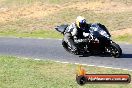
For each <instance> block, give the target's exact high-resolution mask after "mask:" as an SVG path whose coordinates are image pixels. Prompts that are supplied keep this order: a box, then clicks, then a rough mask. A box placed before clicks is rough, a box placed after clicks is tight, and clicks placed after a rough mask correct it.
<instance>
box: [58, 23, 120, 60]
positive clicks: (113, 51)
mask: <svg viewBox="0 0 132 88" xmlns="http://www.w3.org/2000/svg"><path fill="white" fill-rule="evenodd" d="M68 26H69V25H64V24H63V25H60V26H57V27H55V29H56V30H57V31H58V32H60V33H62V34H63V35H64V33H65V30H66V28H67V27H68ZM89 31H90V33H89V36H88V37H89V39H90V41H87V42H85V43H80V42H79V43H78V42H76V41H74V42H75V44H76V46H77V48H78V51H77V52H78V53H73V52H72V49H71V47H70V46H69V45H68V44H67V42H65V41H64V39H63V40H62V46H63V47H64V49H65V50H66V51H67V52H70V53H72V54H84V53H85V54H88V53H91V54H101V53H102V54H109V55H110V56H112V57H115V58H119V57H120V56H121V55H122V49H121V48H120V46H119V45H118V44H116V43H115V42H113V41H112V40H111V35H110V33H109V31H108V30H107V28H106V27H105V26H103V25H101V24H98V23H95V24H91V27H90V30H89ZM86 39H87V37H86Z"/></svg>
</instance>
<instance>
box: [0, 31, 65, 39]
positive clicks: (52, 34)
mask: <svg viewBox="0 0 132 88" xmlns="http://www.w3.org/2000/svg"><path fill="white" fill-rule="evenodd" d="M0 36H3V37H20V38H21V37H30V38H55V39H60V38H63V35H62V34H60V33H58V32H57V31H55V30H37V31H34V32H1V33H0Z"/></svg>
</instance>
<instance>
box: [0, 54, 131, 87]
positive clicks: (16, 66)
mask: <svg viewBox="0 0 132 88" xmlns="http://www.w3.org/2000/svg"><path fill="white" fill-rule="evenodd" d="M76 68H77V65H74V64H62V63H57V62H53V61H34V60H32V59H23V58H17V57H11V56H0V69H1V70H0V87H1V88H131V87H132V83H130V84H87V85H84V86H79V85H78V84H77V83H76V81H75V71H76ZM84 68H85V69H86V71H88V72H87V73H99V74H100V73H101V74H103V73H107V74H119V73H123V74H124V73H125V74H126V73H127V74H131V75H132V72H130V71H124V70H115V69H106V68H99V67H90V66H84Z"/></svg>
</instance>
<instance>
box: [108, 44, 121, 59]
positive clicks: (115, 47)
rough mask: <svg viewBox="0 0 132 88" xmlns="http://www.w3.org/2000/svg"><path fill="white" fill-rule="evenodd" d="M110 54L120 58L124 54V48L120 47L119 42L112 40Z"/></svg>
mask: <svg viewBox="0 0 132 88" xmlns="http://www.w3.org/2000/svg"><path fill="white" fill-rule="evenodd" d="M109 50H110V54H111V55H112V56H113V57H115V58H119V57H120V56H121V55H122V49H121V48H120V46H119V45H118V44H116V43H115V42H112V43H111V45H110V47H109Z"/></svg>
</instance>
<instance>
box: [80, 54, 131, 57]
mask: <svg viewBox="0 0 132 88" xmlns="http://www.w3.org/2000/svg"><path fill="white" fill-rule="evenodd" d="M89 56H95V57H112V56H110V55H109V54H95V55H94V54H82V55H79V57H89ZM120 58H132V54H122V55H121V57H120Z"/></svg>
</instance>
